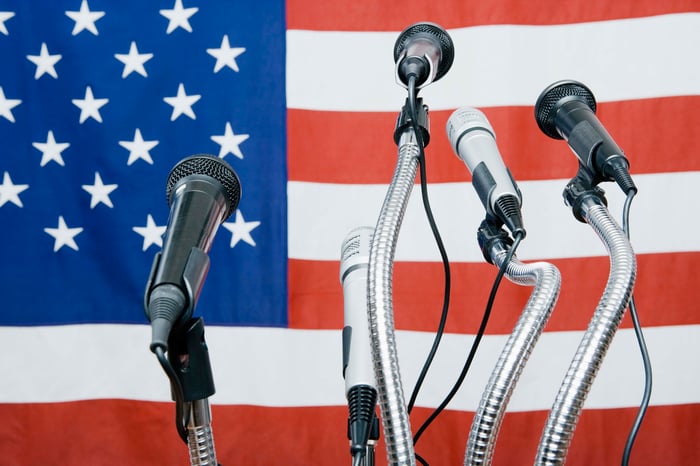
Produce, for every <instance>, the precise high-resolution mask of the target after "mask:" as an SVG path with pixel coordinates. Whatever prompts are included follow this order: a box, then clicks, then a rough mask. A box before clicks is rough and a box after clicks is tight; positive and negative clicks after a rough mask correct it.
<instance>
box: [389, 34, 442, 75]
mask: <svg viewBox="0 0 700 466" xmlns="http://www.w3.org/2000/svg"><path fill="white" fill-rule="evenodd" d="M418 38H421V39H426V40H429V41H431V42H433V43H434V44H435V47H436V48H437V49H438V50H440V55H441V56H440V59H439V61H438V64H437V72H436V74H435V79H433V81H437V80H438V79H440V78H441V77H443V76H444V75H445V73H447V71H448V70H449V69H450V67H451V66H452V62H453V61H454V58H455V46H454V43H453V42H452V38H451V37H450V36H449V34H447V31H445V30H444V29H443V28H441V27H440V26H438V25H437V24H435V23H427V22H424V23H416V24H413V25H411V26H409V27H407V28H406V29H404V30H403V31H402V32H401V34H399V37H398V38H397V39H396V43H395V44H394V63H396V62H398V60H399V58H400V57H401V54H403V52H404V51H405V50H406V48H407V47H408V45H409V44H410V43H411V42H412V41H413V40H414V39H418Z"/></svg>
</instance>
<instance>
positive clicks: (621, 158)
mask: <svg viewBox="0 0 700 466" xmlns="http://www.w3.org/2000/svg"><path fill="white" fill-rule="evenodd" d="M596 106H597V105H596V101H595V97H594V96H593V93H592V92H591V91H590V89H588V88H587V87H586V86H584V85H583V84H581V83H579V82H577V81H571V80H569V81H557V82H555V83H553V84H551V85H550V86H548V87H547V88H546V89H545V90H544V91H542V93H541V94H540V96H539V97H538V98H537V102H536V103H535V119H536V120H537V125H538V126H539V127H540V129H541V130H542V132H543V133H544V134H546V135H547V136H549V137H551V138H553V139H565V140H566V141H567V143H568V144H569V147H571V149H572V150H573V152H574V154H576V157H577V158H578V160H579V162H580V164H581V166H583V167H585V169H586V170H587V171H588V172H589V174H590V177H591V181H592V183H593V184H598V183H600V182H601V181H616V182H617V183H618V185H620V188H622V190H623V191H624V192H625V193H628V192H629V191H631V190H633V191H635V192H636V191H637V188H636V186H635V185H634V182H633V181H632V178H631V177H630V175H629V161H628V160H627V158H626V157H625V155H624V152H623V151H622V149H621V148H620V147H619V146H618V145H617V144H616V143H615V141H614V140H613V138H612V136H610V134H609V133H608V132H607V130H606V129H605V127H604V126H603V124H602V123H601V122H600V120H599V119H598V117H597V116H596V113H595V112H596Z"/></svg>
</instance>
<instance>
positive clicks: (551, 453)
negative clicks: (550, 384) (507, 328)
mask: <svg viewBox="0 0 700 466" xmlns="http://www.w3.org/2000/svg"><path fill="white" fill-rule="evenodd" d="M578 207H579V208H580V216H581V218H582V219H583V220H585V222H586V223H588V224H589V225H590V226H591V227H592V228H593V230H594V231H595V233H596V234H597V235H598V237H600V239H601V240H602V241H603V244H604V245H605V248H606V249H607V250H608V253H609V255H610V275H609V277H608V282H607V284H606V286H605V291H604V293H603V296H602V297H601V299H600V301H599V303H598V306H597V308H596V310H595V313H594V314H593V318H592V320H591V322H590V323H589V325H588V329H587V330H586V332H585V333H584V335H583V338H582V339H581V342H580V343H579V346H578V349H577V350H576V354H575V355H574V358H573V359H572V361H571V364H570V366H569V369H568V371H567V373H566V376H565V377H564V381H563V382H562V385H561V387H560V388H559V392H558V394H557V397H556V399H555V401H554V405H553V406H552V409H551V411H550V413H549V417H548V418H547V423H546V424H545V428H544V432H543V433H542V438H541V439H540V443H539V447H538V450H537V457H536V459H535V464H536V465H538V466H542V465H548V466H551V465H562V464H564V460H565V459H566V454H567V452H568V449H569V445H570V443H571V439H572V437H573V434H574V429H575V428H576V424H577V422H578V418H579V416H580V414H581V410H582V409H583V404H584V402H585V400H586V397H587V395H588V392H589V391H590V389H591V385H592V384H593V381H594V379H595V377H596V375H597V373H598V370H599V368H600V365H601V363H602V362H603V358H604V357H605V354H606V352H607V350H608V347H609V346H610V343H611V341H612V339H613V337H614V336H615V332H616V331H617V329H618V327H619V326H620V321H621V320H622V316H623V315H624V312H625V309H626V308H627V305H628V304H629V301H630V297H631V295H632V288H633V287H634V281H635V278H636V272H637V264H636V258H635V255H634V252H633V250H632V246H631V245H630V243H629V241H628V239H627V237H626V236H625V234H624V232H623V231H622V229H621V228H620V227H619V226H618V224H617V223H616V222H615V220H614V219H613V218H611V217H610V214H609V212H608V210H607V208H606V207H605V205H604V204H603V202H602V201H601V200H600V199H599V198H597V197H595V196H587V197H585V199H583V200H582V201H581V203H580V204H579V205H578Z"/></svg>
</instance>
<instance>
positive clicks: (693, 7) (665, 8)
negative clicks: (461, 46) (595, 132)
mask: <svg viewBox="0 0 700 466" xmlns="http://www.w3.org/2000/svg"><path fill="white" fill-rule="evenodd" d="M697 10H698V4H697V2H696V1H694V0H668V1H665V2H659V1H656V0H639V1H636V2H633V3H630V2H610V1H607V0H591V1H575V2H566V3H562V2H559V1H556V0H547V1H544V2H538V3H537V5H536V6H533V5H532V4H531V3H528V2H520V3H519V2H461V3H450V4H449V5H446V4H444V3H443V2H439V1H438V2H435V1H433V2H425V1H422V0H402V1H382V2H377V1H374V0H359V1H354V2H320V3H319V2H316V1H311V0H291V1H288V2H287V28H288V29H310V30H318V31H391V30H396V31H400V30H403V29H404V28H405V27H406V26H408V25H410V24H413V23H415V22H418V21H432V22H434V23H438V24H439V25H441V26H442V27H444V28H446V29H451V28H461V27H468V26H476V25H484V24H534V25H550V24H564V23H583V22H589V21H604V20H611V19H624V18H639V17H643V16H655V15H663V14H669V13H680V12H688V11H697Z"/></svg>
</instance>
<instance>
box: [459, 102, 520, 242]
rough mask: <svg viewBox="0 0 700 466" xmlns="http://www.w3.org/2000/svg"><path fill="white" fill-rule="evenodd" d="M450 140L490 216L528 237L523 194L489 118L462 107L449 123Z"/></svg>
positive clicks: (474, 110) (514, 231)
mask: <svg viewBox="0 0 700 466" xmlns="http://www.w3.org/2000/svg"><path fill="white" fill-rule="evenodd" d="M447 137H448V139H449V141H450V145H451V146H452V149H453V150H454V151H455V153H456V154H457V156H458V157H459V158H460V159H462V161H463V162H464V163H465V164H466V166H467V168H468V169H469V171H470V172H471V174H472V183H473V185H474V189H475V190H476V192H477V194H478V195H479V199H481V203H482V204H483V205H484V208H485V209H486V213H487V215H489V216H491V217H492V218H496V219H498V220H500V221H501V222H503V223H504V224H505V225H506V226H507V227H508V229H509V230H510V231H511V232H512V233H513V234H514V235H515V234H516V233H517V232H521V233H522V235H523V236H524V235H525V228H524V226H523V220H522V214H521V210H520V208H521V206H522V195H521V193H520V189H518V186H517V184H516V182H515V180H514V179H513V176H512V175H511V173H510V170H508V168H507V167H506V166H505V164H504V163H503V159H502V158H501V154H500V152H499V151H498V146H497V145H496V133H495V132H494V130H493V127H492V126H491V124H490V123H489V121H488V119H487V118H486V115H484V113H483V112H481V111H480V110H478V109H475V108H471V107H462V108H459V109H457V110H455V111H454V112H453V113H452V115H450V118H449V119H448V120H447Z"/></svg>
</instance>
